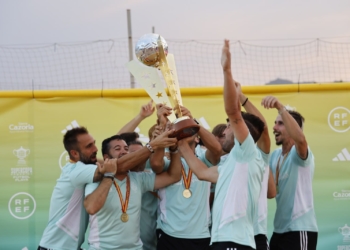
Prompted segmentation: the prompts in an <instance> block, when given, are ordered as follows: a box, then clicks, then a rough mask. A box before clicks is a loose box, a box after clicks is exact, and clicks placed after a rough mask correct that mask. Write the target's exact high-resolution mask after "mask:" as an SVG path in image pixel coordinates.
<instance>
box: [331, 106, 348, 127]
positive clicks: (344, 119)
mask: <svg viewBox="0 0 350 250" xmlns="http://www.w3.org/2000/svg"><path fill="white" fill-rule="evenodd" d="M328 125H329V127H330V128H331V129H332V130H334V131H335V132H338V133H344V132H346V131H348V130H349V129H350V110H349V109H347V108H345V107H336V108H334V109H332V110H331V111H330V112H329V114H328Z"/></svg>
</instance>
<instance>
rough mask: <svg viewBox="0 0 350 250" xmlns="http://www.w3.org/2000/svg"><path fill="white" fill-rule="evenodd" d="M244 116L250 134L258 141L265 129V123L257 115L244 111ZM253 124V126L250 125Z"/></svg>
mask: <svg viewBox="0 0 350 250" xmlns="http://www.w3.org/2000/svg"><path fill="white" fill-rule="evenodd" d="M242 117H243V119H244V121H245V123H246V124H247V127H248V129H249V132H250V134H251V135H252V137H253V139H254V142H257V141H258V140H259V138H260V136H261V134H262V132H263V131H264V128H265V123H264V122H263V121H262V120H261V119H260V118H259V117H258V116H256V115H253V114H250V113H247V112H243V111H242ZM250 125H251V126H250Z"/></svg>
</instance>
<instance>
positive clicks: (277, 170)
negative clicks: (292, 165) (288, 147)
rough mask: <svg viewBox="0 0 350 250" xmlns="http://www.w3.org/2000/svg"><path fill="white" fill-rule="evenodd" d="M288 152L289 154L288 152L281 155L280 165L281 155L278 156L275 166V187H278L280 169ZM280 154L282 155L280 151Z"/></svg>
mask: <svg viewBox="0 0 350 250" xmlns="http://www.w3.org/2000/svg"><path fill="white" fill-rule="evenodd" d="M288 154H289V152H288V153H287V154H285V155H284V156H283V160H282V163H281V165H280V160H281V156H280V157H279V158H278V162H277V167H276V186H277V187H278V178H279V176H280V169H281V168H282V166H283V163H284V161H285V160H286V158H287V156H288ZM281 155H282V153H281Z"/></svg>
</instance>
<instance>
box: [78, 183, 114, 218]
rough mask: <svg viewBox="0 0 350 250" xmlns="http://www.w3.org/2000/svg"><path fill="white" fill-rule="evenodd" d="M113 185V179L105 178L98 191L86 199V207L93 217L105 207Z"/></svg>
mask: <svg viewBox="0 0 350 250" xmlns="http://www.w3.org/2000/svg"><path fill="white" fill-rule="evenodd" d="M112 183H113V181H112V179H110V178H104V179H103V180H102V181H101V183H100V185H99V186H98V187H97V189H96V190H95V191H94V192H92V193H91V194H89V195H88V196H87V197H86V198H85V200H84V206H85V209H86V211H87V212H88V213H89V214H91V215H93V214H95V213H97V212H98V211H100V209H101V208H102V207H103V205H104V204H105V202H106V199H107V196H108V192H109V189H110V187H111V185H112Z"/></svg>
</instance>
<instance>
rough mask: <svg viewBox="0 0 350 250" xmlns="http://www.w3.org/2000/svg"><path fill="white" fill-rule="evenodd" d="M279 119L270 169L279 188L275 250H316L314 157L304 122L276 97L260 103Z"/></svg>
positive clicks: (276, 125)
mask: <svg viewBox="0 0 350 250" xmlns="http://www.w3.org/2000/svg"><path fill="white" fill-rule="evenodd" d="M261 105H263V106H264V107H265V108H266V109H270V108H275V109H277V111H278V115H277V117H276V120H275V126H274V127H273V133H274V135H275V140H276V144H277V145H278V146H282V147H281V148H279V149H276V150H275V151H273V153H272V154H271V158H270V168H271V171H272V173H273V175H274V178H275V182H276V187H277V196H276V202H277V209H276V213H275V219H274V230H273V235H272V237H271V241H270V247H271V249H272V250H280V249H283V250H289V249H293V250H298V249H300V250H304V249H307V250H316V245H317V236H318V233H317V232H318V228H317V222H316V215H315V210H314V203H313V192H312V179H313V175H314V170H315V162H314V156H313V154H312V152H311V150H310V148H309V146H308V143H307V141H306V137H305V135H304V133H303V129H302V128H303V123H304V118H303V117H302V116H301V115H300V114H299V113H298V112H296V111H289V110H287V109H286V108H285V106H284V105H283V104H282V103H281V102H280V101H279V100H278V99H277V98H276V97H273V96H267V97H265V98H264V99H263V100H262V101H261Z"/></svg>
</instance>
